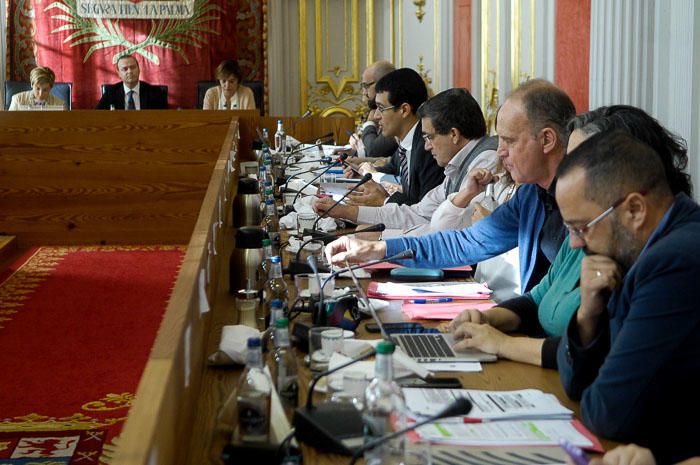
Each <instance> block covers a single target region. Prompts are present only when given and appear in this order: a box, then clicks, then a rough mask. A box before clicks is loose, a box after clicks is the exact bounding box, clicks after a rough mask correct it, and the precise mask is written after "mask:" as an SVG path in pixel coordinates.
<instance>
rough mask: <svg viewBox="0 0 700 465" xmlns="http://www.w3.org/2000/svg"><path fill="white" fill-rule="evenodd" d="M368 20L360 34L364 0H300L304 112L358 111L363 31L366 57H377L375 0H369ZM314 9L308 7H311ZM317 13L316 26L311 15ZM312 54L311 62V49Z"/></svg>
mask: <svg viewBox="0 0 700 465" xmlns="http://www.w3.org/2000/svg"><path fill="white" fill-rule="evenodd" d="M364 7H365V8H364V14H365V20H366V24H364V25H363V32H362V34H361V33H360V25H359V22H360V0H342V1H341V0H300V2H299V42H300V44H299V45H300V53H299V64H300V73H299V74H300V86H301V99H300V105H301V111H302V112H304V111H306V109H307V108H308V109H310V110H312V111H313V112H314V113H316V114H320V115H323V116H327V115H330V114H334V113H339V114H343V115H348V116H354V115H355V113H356V112H357V111H359V110H358V107H360V106H362V104H361V92H360V89H359V86H357V87H355V85H356V84H359V82H360V77H361V75H360V73H361V67H360V36H362V37H363V38H364V39H365V40H366V44H363V45H364V49H365V51H366V55H365V56H366V59H367V62H368V63H370V62H371V61H370V60H373V59H374V47H373V44H372V40H371V37H372V36H371V35H369V34H366V33H365V32H364V31H373V30H374V16H373V15H374V13H373V12H374V1H373V0H365V4H364ZM310 9H311V10H313V11H309V10H310ZM310 16H313V18H314V20H313V23H312V24H313V28H311V27H309V23H308V22H307V18H309V17H310ZM310 53H311V54H313V62H310V61H309V54H310Z"/></svg>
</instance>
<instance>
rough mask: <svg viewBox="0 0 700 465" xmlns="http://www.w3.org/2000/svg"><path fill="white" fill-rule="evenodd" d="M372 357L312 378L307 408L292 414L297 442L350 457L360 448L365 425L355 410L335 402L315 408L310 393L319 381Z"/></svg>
mask: <svg viewBox="0 0 700 465" xmlns="http://www.w3.org/2000/svg"><path fill="white" fill-rule="evenodd" d="M374 354H375V351H374V350H372V351H371V352H369V353H367V354H363V355H361V356H360V357H357V358H354V359H352V360H350V361H349V362H347V363H343V364H342V365H339V366H337V367H335V368H333V369H331V370H328V371H324V372H323V373H319V374H318V375H316V376H315V377H314V379H313V381H312V383H311V386H310V387H309V391H308V393H307V396H306V399H307V400H306V405H305V406H303V407H299V408H297V409H296V410H295V411H294V418H293V421H292V425H293V427H294V429H295V431H296V438H297V439H298V440H300V441H303V442H306V443H308V444H310V445H312V446H314V447H317V448H319V449H322V450H326V451H329V452H335V453H339V454H345V455H351V454H352V449H355V448H356V447H359V446H361V445H362V442H363V430H364V424H363V422H362V415H361V414H360V412H359V411H358V410H357V408H355V406H354V405H352V404H349V403H336V402H323V403H321V404H318V405H314V404H313V400H312V399H313V390H314V387H315V386H316V383H317V382H318V380H320V379H321V378H323V377H325V376H328V375H330V374H333V373H335V372H336V371H338V370H341V369H343V368H346V367H348V366H350V365H352V364H354V363H357V362H360V361H362V360H365V359H367V358H368V357H371V356H372V355H374Z"/></svg>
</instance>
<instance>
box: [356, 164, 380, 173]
mask: <svg viewBox="0 0 700 465" xmlns="http://www.w3.org/2000/svg"><path fill="white" fill-rule="evenodd" d="M357 171H359V172H360V174H362V175H363V176H364V175H365V174H367V173H372V174H374V173H377V172H378V171H377V169H376V168H375V167H374V166H373V165H372V164H371V163H369V162H367V161H365V162H362V163H360V166H358V167H357Z"/></svg>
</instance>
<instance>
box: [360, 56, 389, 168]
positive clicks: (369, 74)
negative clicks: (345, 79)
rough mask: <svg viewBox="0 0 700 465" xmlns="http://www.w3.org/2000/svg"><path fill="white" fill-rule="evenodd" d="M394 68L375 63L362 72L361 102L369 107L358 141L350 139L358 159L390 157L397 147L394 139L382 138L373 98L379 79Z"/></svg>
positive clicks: (382, 63)
mask: <svg viewBox="0 0 700 465" xmlns="http://www.w3.org/2000/svg"><path fill="white" fill-rule="evenodd" d="M395 69H396V68H395V67H394V65H393V64H391V62H389V61H387V60H379V61H375V62H374V63H372V64H371V65H369V66H368V67H367V68H366V69H365V70H364V71H363V72H362V81H361V82H360V88H361V89H362V101H363V102H365V103H366V104H367V105H368V106H369V114H368V115H367V120H366V121H365V122H364V123H362V125H361V126H360V129H359V141H361V143H359V142H358V139H357V138H356V137H351V138H350V145H352V146H353V148H354V149H355V150H357V153H358V155H359V156H360V157H390V156H391V155H392V154H393V153H394V152H395V151H396V147H397V142H396V139H394V138H393V137H384V136H383V135H382V134H381V132H380V131H379V128H378V126H377V123H376V121H375V118H374V112H376V111H377V104H376V103H375V100H374V99H375V97H376V96H377V93H376V91H375V90H374V86H375V84H376V83H377V81H379V80H380V79H381V78H383V77H384V76H386V75H387V74H389V73H390V72H392V71H394V70H395Z"/></svg>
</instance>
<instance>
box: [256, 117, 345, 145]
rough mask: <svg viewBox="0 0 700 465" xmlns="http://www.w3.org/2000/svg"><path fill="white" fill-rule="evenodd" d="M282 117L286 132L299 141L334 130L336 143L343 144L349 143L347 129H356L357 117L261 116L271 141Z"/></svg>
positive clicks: (261, 125)
mask: <svg viewBox="0 0 700 465" xmlns="http://www.w3.org/2000/svg"><path fill="white" fill-rule="evenodd" d="M280 119H281V120H282V121H283V122H284V129H285V132H286V133H287V134H289V135H291V136H293V137H294V138H295V139H297V140H299V141H305V140H312V139H315V138H317V137H320V136H323V135H326V134H328V133H329V132H332V133H333V135H334V137H335V140H336V143H337V144H339V145H343V144H347V143H348V138H349V136H348V133H347V132H346V131H350V132H351V133H352V132H354V131H355V118H351V117H349V116H332V117H321V116H311V117H309V118H306V119H304V120H301V119H300V118H297V117H295V118H292V117H288V116H265V117H262V118H260V127H261V128H267V130H268V131H269V133H270V140H271V141H272V140H273V137H274V135H275V132H276V131H277V120H280ZM295 122H296V125H295Z"/></svg>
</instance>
